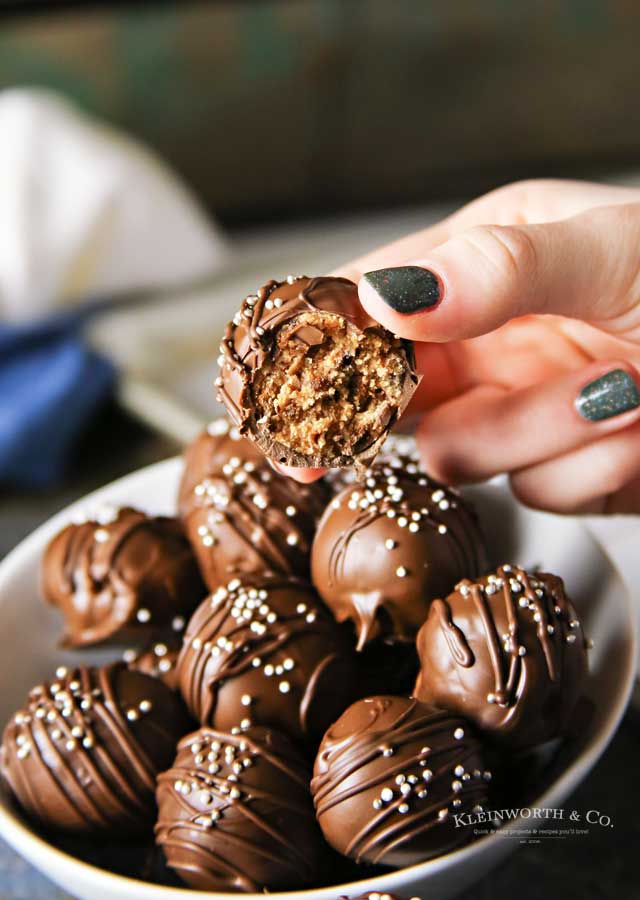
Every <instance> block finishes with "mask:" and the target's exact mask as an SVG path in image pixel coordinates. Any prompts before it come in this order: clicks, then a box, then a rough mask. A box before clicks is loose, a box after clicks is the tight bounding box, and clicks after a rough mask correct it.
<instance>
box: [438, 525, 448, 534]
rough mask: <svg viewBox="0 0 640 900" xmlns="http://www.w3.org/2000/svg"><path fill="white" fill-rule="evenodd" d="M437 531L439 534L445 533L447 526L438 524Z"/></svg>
mask: <svg viewBox="0 0 640 900" xmlns="http://www.w3.org/2000/svg"><path fill="white" fill-rule="evenodd" d="M438 531H439V533H440V534H446V533H447V526H446V525H438Z"/></svg>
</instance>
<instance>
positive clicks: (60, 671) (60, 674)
mask: <svg viewBox="0 0 640 900" xmlns="http://www.w3.org/2000/svg"><path fill="white" fill-rule="evenodd" d="M66 675H67V668H66V666H58V668H57V669H56V678H64V677H65V676H66Z"/></svg>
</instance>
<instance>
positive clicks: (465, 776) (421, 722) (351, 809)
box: [311, 696, 491, 867]
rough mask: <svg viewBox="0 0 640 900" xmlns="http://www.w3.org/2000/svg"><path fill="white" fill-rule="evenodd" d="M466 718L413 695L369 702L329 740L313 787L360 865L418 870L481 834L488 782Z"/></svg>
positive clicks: (334, 834)
mask: <svg viewBox="0 0 640 900" xmlns="http://www.w3.org/2000/svg"><path fill="white" fill-rule="evenodd" d="M490 778H491V775H490V773H489V772H488V771H486V770H485V768H484V764H483V759H482V752H481V746H480V742H479V740H478V739H477V738H476V737H475V736H474V734H473V733H472V731H471V729H470V727H469V726H468V725H467V723H466V722H465V720H464V719H461V718H459V717H458V716H455V715H452V714H451V713H449V712H446V711H444V710H441V709H436V708H435V707H432V706H428V705H427V704H426V703H420V702H419V701H417V700H413V699H410V698H407V697H392V696H381V697H369V698H367V699H365V700H359V701H358V702H357V703H354V704H353V705H352V706H351V707H349V709H347V710H346V712H344V713H343V714H342V716H341V717H340V718H339V719H338V721H337V722H336V723H335V724H334V725H332V726H331V728H330V729H329V731H328V732H327V734H326V735H325V737H324V739H323V741H322V743H321V745H320V749H319V751H318V756H317V758H316V764H315V769H314V778H313V781H312V783H311V790H312V793H313V797H314V802H315V806H316V814H317V817H318V821H319V822H320V827H321V828H322V831H323V833H324V836H325V838H326V839H327V840H328V841H329V843H330V844H331V845H332V846H333V847H335V849H336V850H338V851H339V852H340V853H343V854H344V855H345V856H349V857H352V858H353V859H355V860H356V862H369V863H379V864H381V865H388V866H397V867H399V866H411V865H414V864H415V863H419V862H422V861H424V860H426V859H430V858H432V857H434V856H439V855H440V854H442V853H446V852H447V851H449V850H452V849H454V848H455V847H457V846H459V845H461V844H463V843H465V842H466V841H467V840H469V839H470V838H471V834H470V833H469V830H468V829H465V828H456V827H455V824H454V821H455V820H453V817H452V814H453V813H465V812H471V811H472V810H476V811H480V809H481V808H482V804H485V803H486V801H487V799H488V780H489V779H490Z"/></svg>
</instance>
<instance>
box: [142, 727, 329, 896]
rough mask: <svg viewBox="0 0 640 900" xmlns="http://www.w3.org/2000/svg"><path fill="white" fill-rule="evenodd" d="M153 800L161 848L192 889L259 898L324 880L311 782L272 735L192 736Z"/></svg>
mask: <svg viewBox="0 0 640 900" xmlns="http://www.w3.org/2000/svg"><path fill="white" fill-rule="evenodd" d="M157 798H158V808H159V817H158V824H157V825H156V840H157V843H158V844H159V845H160V846H161V847H162V849H163V851H164V854H165V856H166V859H167V863H168V865H169V866H170V867H171V868H172V869H173V870H174V871H175V872H177V874H178V875H180V877H181V878H182V879H183V880H184V881H186V883H187V884H188V885H189V886H190V887H193V888H197V889H199V890H205V891H243V892H252V893H259V892H262V891H266V890H287V889H294V890H295V889H298V888H302V887H305V886H308V885H313V884H315V883H316V882H317V881H318V880H319V878H320V872H321V861H322V857H323V842H322V837H321V835H320V831H319V829H318V826H317V824H316V821H315V817H314V814H313V805H312V803H311V797H310V795H309V773H308V771H307V768H306V764H305V762H304V760H303V759H302V758H301V757H300V756H299V755H298V753H297V751H296V750H295V748H294V747H293V746H292V745H291V743H290V742H289V741H288V740H287V739H286V738H285V737H284V736H283V735H280V734H278V733H277V732H274V731H270V730H267V729H265V728H250V729H249V730H247V731H245V732H243V733H242V734H240V735H232V734H226V733H224V732H220V731H213V730H212V729H210V728H201V729H200V730H199V731H196V732H194V733H193V734H190V735H189V736H188V737H186V738H184V739H183V740H182V741H181V742H180V744H179V745H178V755H177V757H176V760H175V762H174V764H173V766H172V768H171V769H169V771H168V772H164V773H163V774H162V775H160V777H159V779H158V791H157Z"/></svg>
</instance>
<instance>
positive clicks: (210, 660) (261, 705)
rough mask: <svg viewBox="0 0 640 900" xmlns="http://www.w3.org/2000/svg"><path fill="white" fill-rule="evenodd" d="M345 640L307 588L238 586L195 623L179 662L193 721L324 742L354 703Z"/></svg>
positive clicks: (283, 581) (282, 580)
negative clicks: (270, 730) (268, 728)
mask: <svg viewBox="0 0 640 900" xmlns="http://www.w3.org/2000/svg"><path fill="white" fill-rule="evenodd" d="M353 666H354V662H353V653H352V650H351V646H350V642H349V640H348V637H347V636H346V635H345V633H344V632H343V631H342V630H341V628H340V627H339V626H338V625H337V624H336V622H335V621H334V619H333V618H332V616H331V615H330V614H329V612H328V611H327V610H326V608H325V607H324V606H323V604H322V603H321V602H320V600H319V599H318V597H317V595H316V593H315V591H313V589H312V588H311V587H310V586H309V585H307V584H306V583H305V582H302V581H299V580H297V579H294V578H287V577H276V576H274V577H271V578H269V577H265V576H262V577H258V576H254V577H250V578H246V577H245V578H243V579H242V580H240V579H239V578H236V579H233V580H232V581H231V582H229V584H228V585H227V586H226V587H222V588H219V589H218V590H217V591H216V592H215V593H214V594H213V595H212V597H211V598H209V599H207V600H205V601H204V602H203V603H202V605H201V606H200V607H199V608H198V610H197V611H196V613H195V615H194V616H193V618H192V619H191V622H190V623H189V626H188V628H187V632H186V634H185V641H184V647H183V649H182V652H181V654H180V658H179V660H178V670H179V678H180V689H181V691H182V696H183V697H184V699H185V702H186V704H187V706H188V707H189V709H190V710H191V712H192V713H193V715H194V716H195V717H196V718H197V719H198V720H199V721H200V722H201V723H202V724H208V725H213V726H214V727H215V728H220V729H221V730H223V731H230V730H231V729H232V728H233V727H238V726H240V727H247V726H248V725H249V724H252V725H256V724H259V725H268V726H271V727H273V728H278V729H279V730H280V731H283V732H284V733H285V734H286V735H287V736H289V737H291V738H292V739H293V740H299V741H303V742H305V743H306V742H309V741H314V740H316V739H317V740H319V739H320V737H321V735H322V734H323V732H324V730H325V729H326V728H327V726H328V725H329V724H330V723H331V722H332V721H333V720H334V719H335V718H336V717H337V716H338V715H339V714H340V712H341V711H342V710H343V709H344V707H345V706H346V705H347V704H348V703H349V702H350V701H351V700H352V699H353V696H354V694H353V693H352V691H353V690H354V687H353V686H354V670H353Z"/></svg>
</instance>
